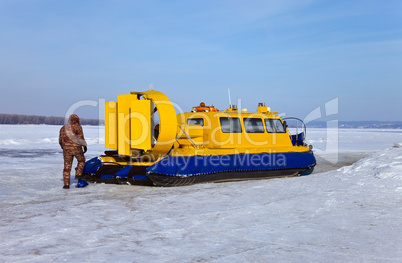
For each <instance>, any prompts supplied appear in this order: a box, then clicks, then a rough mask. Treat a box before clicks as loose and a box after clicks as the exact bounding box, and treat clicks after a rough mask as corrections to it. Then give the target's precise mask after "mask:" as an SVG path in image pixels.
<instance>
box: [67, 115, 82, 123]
mask: <svg viewBox="0 0 402 263" xmlns="http://www.w3.org/2000/svg"><path fill="white" fill-rule="evenodd" d="M68 123H70V124H80V117H78V116H77V115H76V114H71V115H70V117H69V118H68Z"/></svg>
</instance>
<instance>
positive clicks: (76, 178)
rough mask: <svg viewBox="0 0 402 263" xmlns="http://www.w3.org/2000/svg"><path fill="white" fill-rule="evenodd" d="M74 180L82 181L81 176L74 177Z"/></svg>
mask: <svg viewBox="0 0 402 263" xmlns="http://www.w3.org/2000/svg"><path fill="white" fill-rule="evenodd" d="M74 179H75V180H80V179H83V178H82V175H75V178H74Z"/></svg>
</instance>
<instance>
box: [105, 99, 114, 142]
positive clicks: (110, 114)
mask: <svg viewBox="0 0 402 263" xmlns="http://www.w3.org/2000/svg"><path fill="white" fill-rule="evenodd" d="M105 147H106V148H109V149H116V150H117V102H115V101H110V102H105Z"/></svg>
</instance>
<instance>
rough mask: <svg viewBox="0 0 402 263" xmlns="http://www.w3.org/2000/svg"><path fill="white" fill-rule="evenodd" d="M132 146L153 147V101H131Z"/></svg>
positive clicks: (140, 147)
mask: <svg viewBox="0 0 402 263" xmlns="http://www.w3.org/2000/svg"><path fill="white" fill-rule="evenodd" d="M130 112H131V116H130V120H131V141H130V142H131V148H132V149H142V150H144V151H148V150H150V149H151V148H152V147H151V138H152V136H151V135H152V133H151V101H150V100H132V101H131V110H130Z"/></svg>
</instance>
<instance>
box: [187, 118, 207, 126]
mask: <svg viewBox="0 0 402 263" xmlns="http://www.w3.org/2000/svg"><path fill="white" fill-rule="evenodd" d="M187 124H188V125H201V126H204V119H203V118H192V119H187Z"/></svg>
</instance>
